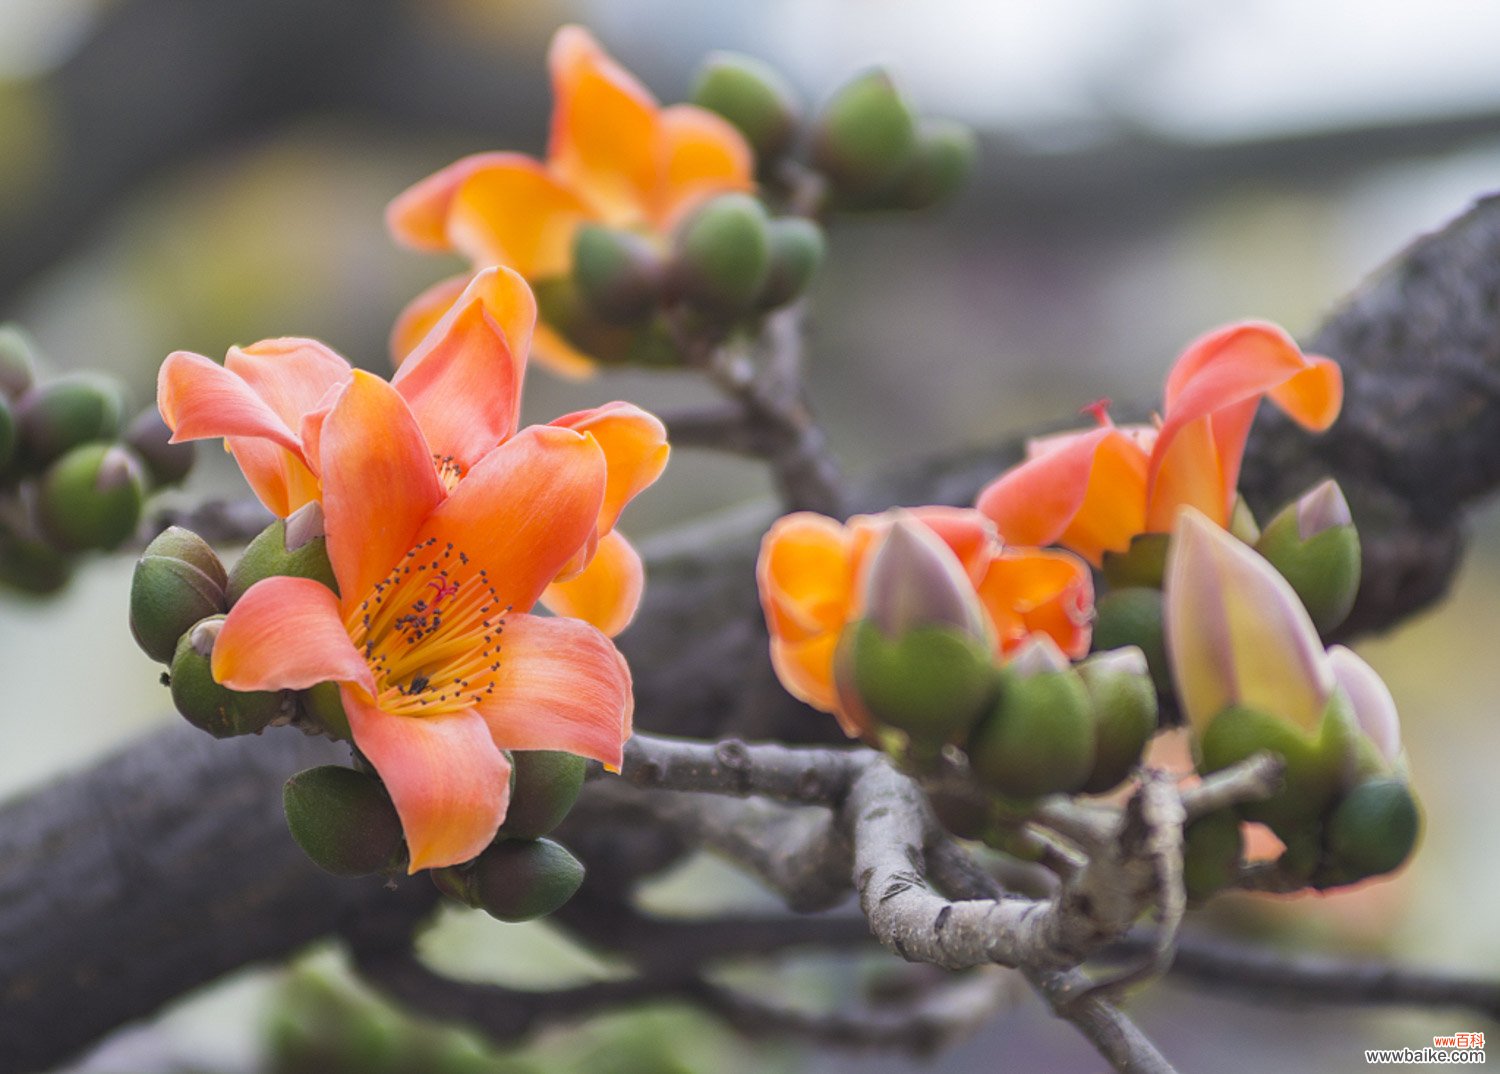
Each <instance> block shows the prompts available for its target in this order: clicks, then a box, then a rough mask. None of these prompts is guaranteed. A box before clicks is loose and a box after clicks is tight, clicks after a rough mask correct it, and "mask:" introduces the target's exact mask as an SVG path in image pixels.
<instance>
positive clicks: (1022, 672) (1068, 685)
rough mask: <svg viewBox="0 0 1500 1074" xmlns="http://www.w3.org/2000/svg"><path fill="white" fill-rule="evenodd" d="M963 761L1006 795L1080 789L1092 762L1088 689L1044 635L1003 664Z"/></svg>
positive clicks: (1034, 637)
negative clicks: (990, 705)
mask: <svg viewBox="0 0 1500 1074" xmlns="http://www.w3.org/2000/svg"><path fill="white" fill-rule="evenodd" d="M968 753H969V765H970V767H971V768H972V769H973V772H974V777H975V779H976V780H977V781H978V782H979V784H980V785H981V786H983V787H985V788H986V789H988V790H990V791H993V792H995V793H997V794H1002V795H1006V796H1008V797H1012V798H1034V797H1038V796H1040V795H1044V794H1054V793H1071V792H1073V791H1076V790H1079V789H1080V788H1081V787H1082V786H1083V785H1084V783H1085V782H1086V781H1087V780H1088V778H1089V775H1090V773H1091V772H1092V771H1093V768H1094V718H1093V713H1092V711H1091V708H1090V704H1089V695H1088V691H1087V690H1086V689H1085V688H1084V685H1083V681H1082V680H1081V679H1080V678H1079V677H1078V674H1077V673H1076V672H1075V671H1073V669H1072V668H1070V667H1069V666H1068V661H1067V658H1066V657H1065V656H1064V655H1063V654H1062V651H1061V650H1060V649H1058V648H1057V645H1056V643H1055V642H1053V641H1052V639H1051V638H1049V637H1048V636H1047V635H1045V634H1033V635H1032V636H1031V637H1030V638H1029V639H1028V640H1027V641H1026V642H1024V643H1023V644H1022V645H1021V647H1020V648H1019V649H1017V650H1016V653H1015V655H1014V657H1013V658H1012V659H1011V661H1010V663H1009V664H1007V665H1006V666H1005V668H1004V670H1003V673H1002V676H1001V682H1000V696H999V700H998V701H996V702H995V705H994V707H993V708H992V709H991V710H990V711H989V713H988V714H987V715H985V716H984V717H983V718H982V719H981V720H980V723H979V726H978V727H976V728H975V730H974V733H973V735H972V737H971V738H970V739H969V746H968Z"/></svg>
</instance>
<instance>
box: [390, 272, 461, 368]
mask: <svg viewBox="0 0 1500 1074" xmlns="http://www.w3.org/2000/svg"><path fill="white" fill-rule="evenodd" d="M468 285H469V277H468V275H467V274H464V275H461V276H450V277H448V278H447V279H446V280H439V281H438V282H437V283H435V284H433V285H432V286H431V287H429V288H427V290H425V291H423V292H422V293H421V294H420V295H418V296H417V297H416V298H414V299H412V300H411V301H410V302H408V303H407V304H406V306H405V308H404V309H402V311H401V312H400V313H399V314H397V315H396V324H395V326H394V327H393V328H392V329H391V338H390V351H391V365H392V366H393V367H395V368H396V369H400V368H401V363H402V362H404V361H406V358H407V355H409V354H411V352H412V351H414V350H416V348H417V344H419V343H421V342H422V341H423V340H424V339H426V338H427V334H428V333H429V332H431V331H432V330H433V328H435V327H436V326H437V323H438V322H439V321H441V320H442V319H443V315H444V314H446V313H447V312H448V311H449V310H451V309H452V308H453V304H454V303H455V302H457V301H458V296H459V295H461V294H463V293H464V288H466V287H468Z"/></svg>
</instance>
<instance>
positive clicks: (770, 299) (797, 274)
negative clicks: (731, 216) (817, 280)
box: [756, 216, 827, 309]
mask: <svg viewBox="0 0 1500 1074" xmlns="http://www.w3.org/2000/svg"><path fill="white" fill-rule="evenodd" d="M767 233H768V235H769V236H770V257H771V264H770V269H769V270H768V272H767V273H766V282H765V286H764V287H763V288H762V289H761V292H760V296H759V297H758V298H757V299H756V305H758V306H759V307H760V308H761V309H775V308H776V307H778V306H784V305H786V304H787V303H788V302H791V301H792V300H793V299H795V298H797V297H799V296H800V295H801V294H802V292H804V291H806V290H807V287H808V285H809V284H811V283H812V280H813V277H814V276H816V275H817V272H818V266H819V265H821V264H822V263H823V254H824V253H825V252H826V250H827V243H826V242H825V241H824V239H823V229H822V228H820V227H818V225H817V224H815V223H813V222H812V221H811V220H806V219H804V218H802V217H800V216H783V217H779V218H777V219H775V220H772V221H771V222H770V223H769V224H768V225H767Z"/></svg>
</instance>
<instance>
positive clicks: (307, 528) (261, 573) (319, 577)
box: [229, 500, 338, 606]
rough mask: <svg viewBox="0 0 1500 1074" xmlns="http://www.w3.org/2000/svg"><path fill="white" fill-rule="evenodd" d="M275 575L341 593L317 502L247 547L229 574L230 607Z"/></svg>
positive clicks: (271, 527)
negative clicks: (301, 579) (325, 587)
mask: <svg viewBox="0 0 1500 1074" xmlns="http://www.w3.org/2000/svg"><path fill="white" fill-rule="evenodd" d="M276 575H286V576H288V577H291V578H311V579H312V580H313V581H315V582H322V583H323V584H324V585H326V586H327V587H328V588H329V589H331V590H333V591H334V592H335V593H337V592H338V581H337V580H336V579H335V578H334V576H333V566H332V565H331V564H330V563H329V562H328V539H327V538H326V537H325V536H324V534H323V506H322V505H321V504H319V503H318V502H317V501H316V500H314V501H313V502H311V503H308V504H305V505H303V506H302V507H299V508H298V509H297V510H295V511H293V512H292V513H291V514H290V515H288V516H287V517H286V518H278V519H277V520H276V521H275V522H272V523H271V524H270V525H269V526H267V527H266V528H265V529H263V530H261V532H260V533H258V534H256V536H255V539H254V540H252V541H251V542H250V543H249V544H248V545H246V546H245V551H244V552H242V553H241V554H240V558H239V559H238V560H237V561H236V562H235V565H234V566H233V567H232V568H230V571H229V603H230V605H231V606H233V605H234V603H235V601H237V600H239V599H240V598H241V597H243V596H244V595H245V590H247V589H249V588H250V587H251V586H253V585H254V584H255V583H256V582H259V581H260V580H262V579H263V578H271V577H274V576H276Z"/></svg>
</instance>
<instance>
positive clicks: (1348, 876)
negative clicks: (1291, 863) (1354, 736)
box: [1326, 778, 1422, 883]
mask: <svg viewBox="0 0 1500 1074" xmlns="http://www.w3.org/2000/svg"><path fill="white" fill-rule="evenodd" d="M1421 826H1422V821H1421V816H1420V814H1419V813H1418V811H1417V803H1416V800H1415V799H1413V798H1412V794H1411V789H1410V788H1409V787H1407V785H1406V783H1405V782H1404V781H1403V780H1400V779H1392V778H1381V779H1372V780H1367V781H1365V782H1364V783H1360V784H1358V785H1356V786H1355V787H1354V789H1353V790H1351V791H1350V792H1349V793H1348V794H1346V795H1345V796H1344V799H1343V801H1341V802H1340V803H1339V804H1338V806H1337V807H1336V808H1335V809H1334V811H1333V813H1332V815H1331V816H1330V817H1329V818H1328V828H1327V837H1326V838H1327V845H1328V853H1329V866H1330V867H1331V869H1332V870H1335V871H1337V872H1339V873H1342V874H1343V875H1341V876H1339V878H1338V879H1339V882H1342V883H1353V882H1354V881H1356V880H1362V879H1364V878H1365V877H1368V876H1379V875H1380V874H1382V873H1388V872H1391V871H1392V870H1393V869H1396V868H1398V867H1399V866H1400V865H1401V864H1402V862H1404V861H1406V859H1407V858H1408V857H1409V856H1410V855H1411V852H1412V848H1413V847H1415V846H1416V844H1417V836H1418V834H1419V832H1420V831H1421Z"/></svg>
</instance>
